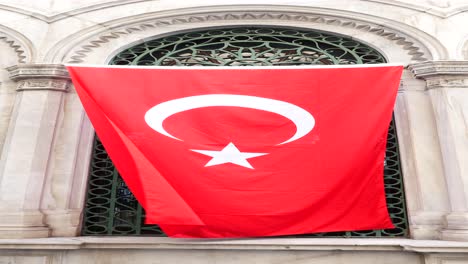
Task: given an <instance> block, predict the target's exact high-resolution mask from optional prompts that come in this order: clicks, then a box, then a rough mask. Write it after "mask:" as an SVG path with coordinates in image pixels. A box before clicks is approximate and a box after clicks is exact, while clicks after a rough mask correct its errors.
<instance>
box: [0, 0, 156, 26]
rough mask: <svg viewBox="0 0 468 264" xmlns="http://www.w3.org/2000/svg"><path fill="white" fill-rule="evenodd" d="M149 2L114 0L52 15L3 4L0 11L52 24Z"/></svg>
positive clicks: (0, 5)
mask: <svg viewBox="0 0 468 264" xmlns="http://www.w3.org/2000/svg"><path fill="white" fill-rule="evenodd" d="M149 1H153V0H115V1H109V2H104V3H97V4H91V5H86V6H82V7H78V8H75V9H72V10H66V11H59V12H53V13H48V12H47V11H46V10H39V11H38V10H31V9H25V8H23V7H19V6H12V5H5V4H0V10H7V11H10V12H14V13H18V14H22V15H25V16H29V17H34V18H36V19H39V20H41V21H44V22H46V23H53V22H57V21H60V20H62V19H66V18H69V17H73V16H77V15H81V14H86V13H89V12H93V11H97V10H102V9H106V8H112V7H114V6H117V5H119V6H120V5H129V4H134V3H140V2H149Z"/></svg>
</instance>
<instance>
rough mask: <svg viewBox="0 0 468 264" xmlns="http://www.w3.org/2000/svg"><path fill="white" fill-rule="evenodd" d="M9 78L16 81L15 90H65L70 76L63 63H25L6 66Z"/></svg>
mask: <svg viewBox="0 0 468 264" xmlns="http://www.w3.org/2000/svg"><path fill="white" fill-rule="evenodd" d="M7 70H8V71H9V72H10V79H12V80H14V81H17V82H18V86H17V89H16V90H17V91H24V90H54V91H66V90H67V88H68V86H69V82H70V76H69V75H68V72H67V70H66V68H65V67H64V66H63V65H56V64H25V65H15V66H12V67H9V68H7Z"/></svg>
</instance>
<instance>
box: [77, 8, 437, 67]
mask: <svg viewBox="0 0 468 264" xmlns="http://www.w3.org/2000/svg"><path fill="white" fill-rule="evenodd" d="M250 8H252V7H250ZM134 19H137V18H129V19H127V20H128V21H127V23H125V24H123V25H122V26H116V25H111V23H107V25H103V26H105V27H106V30H105V31H104V32H101V33H99V34H98V35H95V36H93V37H91V38H89V39H88V40H86V42H85V43H84V44H82V45H81V46H80V47H79V48H78V49H76V50H74V51H73V52H72V54H71V55H70V57H69V58H70V60H69V61H68V62H69V63H82V62H84V61H85V58H86V57H87V55H88V53H90V52H91V51H93V50H94V49H96V48H99V47H100V46H101V44H104V43H108V42H110V41H115V40H116V39H118V38H120V37H121V36H122V35H129V34H132V33H140V32H142V31H145V30H147V29H151V28H158V27H166V26H172V25H180V24H188V23H190V24H195V23H203V22H221V21H226V22H228V21H237V22H238V21H243V20H245V21H252V20H259V21H271V20H273V21H293V22H299V23H304V22H308V23H311V24H327V25H334V26H339V27H343V28H352V29H356V30H359V31H361V32H364V33H371V34H374V35H377V36H380V37H383V38H386V39H388V40H390V41H392V42H394V43H395V45H398V46H400V47H401V49H403V50H406V51H407V54H408V55H410V56H411V59H412V60H413V61H427V60H428V59H431V58H432V57H431V54H430V52H429V51H428V50H427V48H426V47H425V46H424V45H422V44H421V43H419V41H417V40H416V39H413V38H412V37H410V35H407V34H404V33H402V32H400V31H398V30H394V29H392V28H390V27H387V26H383V25H384V23H373V22H369V21H365V20H363V19H358V18H351V17H341V16H338V15H333V14H331V15H327V14H322V13H319V12H316V13H313V12H310V13H307V12H299V11H290V10H288V9H286V8H285V10H282V11H276V10H274V11H268V12H265V11H259V10H252V11H229V12H225V11H224V12H223V11H216V12H200V13H194V14H181V15H168V16H164V15H163V16H162V17H159V18H150V19H146V20H143V21H141V19H140V18H138V19H140V21H138V22H136V23H135V22H133V23H132V20H134ZM376 22H377V21H376ZM108 28H111V30H108ZM332 33H333V32H332ZM338 33H339V32H338Z"/></svg>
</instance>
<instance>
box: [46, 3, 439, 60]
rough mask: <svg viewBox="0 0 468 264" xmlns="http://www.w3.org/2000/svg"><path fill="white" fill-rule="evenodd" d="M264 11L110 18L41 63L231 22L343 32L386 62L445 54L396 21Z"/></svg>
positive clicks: (314, 11)
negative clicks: (378, 54) (373, 49)
mask: <svg viewBox="0 0 468 264" xmlns="http://www.w3.org/2000/svg"><path fill="white" fill-rule="evenodd" d="M264 10H265V7H264V6H230V7H229V8H226V7H217V6H213V7H205V8H187V9H180V10H177V11H175V10H171V11H163V12H154V13H149V14H147V15H145V16H144V18H142V17H141V16H135V17H126V18H123V19H118V20H113V21H109V22H107V23H104V24H99V25H96V26H93V27H90V28H87V29H84V30H82V31H80V32H76V33H74V34H73V36H70V37H67V38H65V39H63V40H62V41H60V42H59V43H57V44H56V45H55V46H54V47H53V48H52V49H51V50H50V51H49V53H48V54H47V55H46V61H48V62H54V63H59V62H62V63H64V62H65V63H104V62H105V61H106V60H108V59H109V58H108V57H109V55H111V54H115V53H116V52H117V50H121V49H122V48H125V47H128V46H131V45H134V44H135V42H138V41H142V40H146V39H148V38H152V37H154V36H164V35H165V34H173V33H174V32H177V31H183V30H189V29H196V28H198V29H202V28H210V27H216V26H233V25H269V26H291V27H301V28H305V29H312V30H313V29H316V30H317V29H318V30H323V31H329V32H332V33H334V34H342V35H347V36H351V37H353V38H355V39H357V40H359V41H360V42H363V43H366V44H369V45H370V46H372V47H374V48H376V49H377V50H379V51H380V52H381V53H383V54H385V55H386V56H388V57H389V58H388V59H389V61H391V62H402V63H410V62H418V61H425V60H431V59H443V58H446V57H447V52H446V50H445V48H444V47H443V46H442V45H441V44H440V43H439V42H438V40H437V39H435V38H433V37H432V36H430V35H428V34H426V33H424V32H421V31H419V30H417V29H415V28H412V27H410V26H407V25H404V24H401V23H398V22H396V21H391V20H387V19H383V18H377V17H371V16H368V15H363V14H358V13H353V12H343V11H338V10H330V9H323V8H306V7H294V6H269V7H268V10H269V11H264ZM174 13H177V14H176V15H174ZM109 50H111V51H112V52H111V54H109ZM104 54H105V55H104ZM103 56H105V58H104V57H103Z"/></svg>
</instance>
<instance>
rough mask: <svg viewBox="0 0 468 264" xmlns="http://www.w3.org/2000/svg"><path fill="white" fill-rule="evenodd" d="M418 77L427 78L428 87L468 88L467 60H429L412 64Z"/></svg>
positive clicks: (410, 67) (413, 70) (411, 66)
mask: <svg viewBox="0 0 468 264" xmlns="http://www.w3.org/2000/svg"><path fill="white" fill-rule="evenodd" d="M408 69H409V70H411V72H412V73H413V74H414V76H415V77H416V78H420V79H424V80H426V84H427V88H428V89H434V88H468V60H467V61H427V62H422V63H416V64H411V65H409V66H408Z"/></svg>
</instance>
